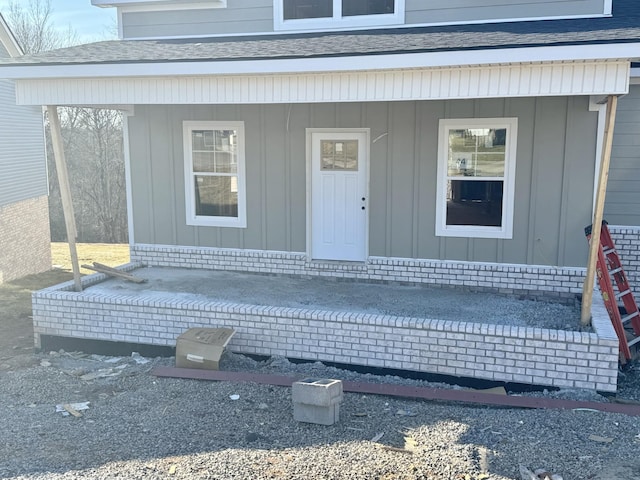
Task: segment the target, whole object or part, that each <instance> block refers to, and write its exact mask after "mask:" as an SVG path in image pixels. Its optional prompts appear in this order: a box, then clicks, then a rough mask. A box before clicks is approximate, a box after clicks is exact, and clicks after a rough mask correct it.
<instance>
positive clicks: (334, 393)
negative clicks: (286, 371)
mask: <svg viewBox="0 0 640 480" xmlns="http://www.w3.org/2000/svg"><path fill="white" fill-rule="evenodd" d="M342 397H343V394H342V381H341V380H331V379H328V378H321V379H314V378H305V379H304V380H300V381H298V382H295V383H294V384H293V386H292V390H291V398H292V400H293V403H294V404H295V403H304V404H306V405H316V406H319V407H328V406H330V405H333V404H335V403H339V402H341V401H342Z"/></svg>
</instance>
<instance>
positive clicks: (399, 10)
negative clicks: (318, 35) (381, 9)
mask: <svg viewBox="0 0 640 480" xmlns="http://www.w3.org/2000/svg"><path fill="white" fill-rule="evenodd" d="M283 1H284V0H273V28H274V30H276V31H282V30H298V31H318V30H341V29H345V28H357V27H373V26H385V25H402V24H404V12H405V0H394V2H395V4H394V13H392V14H377V15H355V16H349V17H343V16H342V0H333V17H331V18H302V19H295V20H284V9H283Z"/></svg>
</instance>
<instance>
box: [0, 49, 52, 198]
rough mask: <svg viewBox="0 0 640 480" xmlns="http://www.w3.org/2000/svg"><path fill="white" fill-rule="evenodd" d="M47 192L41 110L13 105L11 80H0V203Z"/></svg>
mask: <svg viewBox="0 0 640 480" xmlns="http://www.w3.org/2000/svg"><path fill="white" fill-rule="evenodd" d="M0 50H1V49H0ZM47 193H48V190H47V171H46V161H45V157H44V130H43V126H42V109H41V108H40V107H24V106H20V107H19V106H16V99H15V91H14V84H13V82H11V81H8V80H0V206H4V205H9V204H12V203H15V202H19V201H22V200H27V199H29V198H36V197H40V196H42V195H47Z"/></svg>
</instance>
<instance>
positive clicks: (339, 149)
mask: <svg viewBox="0 0 640 480" xmlns="http://www.w3.org/2000/svg"><path fill="white" fill-rule="evenodd" d="M320 148H321V151H322V161H321V164H320V169H321V170H358V141H357V140H322V142H321V145H320Z"/></svg>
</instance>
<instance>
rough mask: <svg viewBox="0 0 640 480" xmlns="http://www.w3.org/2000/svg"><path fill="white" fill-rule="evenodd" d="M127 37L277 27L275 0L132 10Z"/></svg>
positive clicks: (232, 0) (235, 0) (124, 17)
mask: <svg viewBox="0 0 640 480" xmlns="http://www.w3.org/2000/svg"><path fill="white" fill-rule="evenodd" d="M122 25H123V36H124V38H138V37H142V38H144V37H174V36H183V35H212V34H217V35H219V34H227V33H253V32H271V31H273V1H272V0H228V3H227V8H212V9H208V10H177V11H159V12H129V13H123V15H122Z"/></svg>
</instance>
